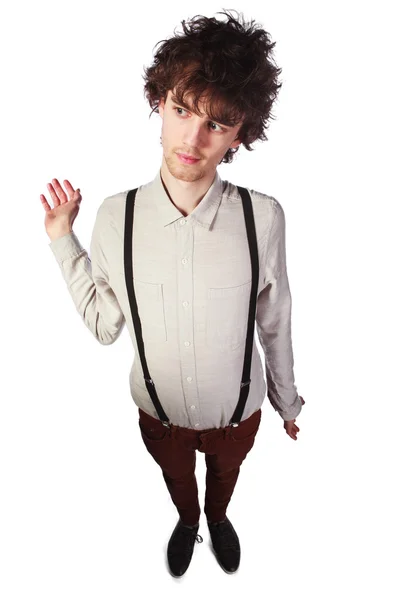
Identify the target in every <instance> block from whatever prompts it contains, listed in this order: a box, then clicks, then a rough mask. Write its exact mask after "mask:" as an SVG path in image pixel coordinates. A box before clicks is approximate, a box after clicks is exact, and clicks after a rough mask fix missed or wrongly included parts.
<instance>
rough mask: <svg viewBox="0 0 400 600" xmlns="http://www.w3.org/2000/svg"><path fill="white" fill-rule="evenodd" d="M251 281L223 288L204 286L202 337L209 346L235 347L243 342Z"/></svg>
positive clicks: (227, 348)
mask: <svg viewBox="0 0 400 600" xmlns="http://www.w3.org/2000/svg"><path fill="white" fill-rule="evenodd" d="M251 283H252V282H251V280H250V281H247V282H246V283H243V284H241V285H236V286H234V287H226V288H208V292H207V315H206V339H207V345H208V347H209V348H213V349H217V350H220V351H224V350H225V351H226V350H236V349H237V348H239V347H240V346H242V344H244V342H245V339H246V333H247V321H248V317H249V302H250V291H251Z"/></svg>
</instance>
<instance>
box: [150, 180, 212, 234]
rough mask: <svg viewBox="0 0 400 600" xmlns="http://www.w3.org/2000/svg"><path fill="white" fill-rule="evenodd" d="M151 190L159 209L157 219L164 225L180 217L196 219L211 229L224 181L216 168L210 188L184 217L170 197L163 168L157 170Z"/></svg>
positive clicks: (153, 200)
mask: <svg viewBox="0 0 400 600" xmlns="http://www.w3.org/2000/svg"><path fill="white" fill-rule="evenodd" d="M149 191H150V193H151V198H152V202H154V204H155V206H156V209H157V210H156V215H157V219H158V220H159V221H160V222H161V224H162V225H163V226H164V227H166V226H167V225H169V224H170V223H173V222H174V221H177V220H178V219H182V218H185V219H186V220H188V221H189V220H194V221H196V222H197V223H198V224H199V225H201V226H202V227H206V228H207V229H209V228H210V225H211V223H212V221H213V219H214V217H215V214H216V212H217V210H218V207H219V205H220V203H221V199H222V192H223V181H222V179H221V177H220V176H219V173H218V171H217V170H216V171H215V177H214V180H213V182H212V184H211V185H210V187H209V188H208V190H207V193H206V194H205V196H204V197H203V198H202V200H201V201H200V202H199V204H198V205H197V206H196V207H195V208H194V209H193V211H192V212H191V213H190V214H189V215H188V216H187V217H184V216H183V215H182V213H181V212H180V210H178V209H177V207H176V206H175V205H174V204H173V203H172V202H171V200H170V199H169V196H168V194H167V192H166V191H165V188H164V184H163V181H162V179H161V168H160V169H159V170H158V171H157V175H156V176H155V178H154V179H153V181H152V182H151V184H150V189H149Z"/></svg>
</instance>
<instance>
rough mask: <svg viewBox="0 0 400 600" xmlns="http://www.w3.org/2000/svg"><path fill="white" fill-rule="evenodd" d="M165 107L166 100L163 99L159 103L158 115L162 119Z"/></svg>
mask: <svg viewBox="0 0 400 600" xmlns="http://www.w3.org/2000/svg"><path fill="white" fill-rule="evenodd" d="M164 106H165V102H164V98H161V99H160V100H159V102H158V113H159V115H160V116H161V117H163V116H164Z"/></svg>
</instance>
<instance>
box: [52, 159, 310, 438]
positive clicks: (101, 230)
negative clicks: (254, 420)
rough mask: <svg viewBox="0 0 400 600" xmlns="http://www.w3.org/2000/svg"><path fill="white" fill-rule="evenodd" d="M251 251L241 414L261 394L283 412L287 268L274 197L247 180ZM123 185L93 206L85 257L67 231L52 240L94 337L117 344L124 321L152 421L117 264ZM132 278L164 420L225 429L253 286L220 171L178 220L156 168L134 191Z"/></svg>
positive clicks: (288, 404)
mask: <svg viewBox="0 0 400 600" xmlns="http://www.w3.org/2000/svg"><path fill="white" fill-rule="evenodd" d="M249 192H250V195H251V199H252V204H253V213H254V219H255V227H256V236H257V246H258V254H259V264H260V272H259V285H258V298H257V309H256V325H255V330H256V331H257V334H258V338H259V341H260V344H261V347H262V349H263V352H264V357H263V360H265V371H266V378H267V381H265V378H264V373H263V369H262V362H261V357H260V353H259V351H258V349H257V346H256V343H255V339H253V353H252V365H251V375H250V377H251V383H250V390H249V395H248V398H247V402H246V406H245V409H244V413H243V416H242V420H244V419H247V418H248V417H250V416H251V415H252V414H253V413H254V412H255V411H256V410H258V409H259V408H260V407H261V405H262V404H263V401H264V399H265V396H266V394H267V396H268V398H269V401H270V403H271V404H272V406H273V408H274V409H275V410H276V411H277V412H278V413H279V415H280V416H281V417H282V419H284V420H290V419H294V418H295V417H297V415H298V414H299V413H300V411H301V407H302V405H301V399H300V397H299V395H298V393H297V388H296V385H295V383H294V373H293V351H292V340H291V303H292V299H291V293H290V288H289V282H288V276H287V270H286V250H285V215H284V211H283V209H282V206H281V205H280V204H279V202H278V201H277V200H276V199H275V198H273V197H272V196H268V195H266V194H263V193H261V192H257V191H255V190H252V189H250V188H249ZM127 193H128V190H126V191H123V192H120V193H117V194H114V195H112V196H108V197H107V198H105V199H104V200H103V201H102V203H101V205H100V206H99V209H98V211H97V215H96V220H95V224H94V229H93V233H92V238H91V243H90V257H89V255H88V252H87V251H86V250H85V249H84V248H83V247H82V245H81V244H80V242H79V240H78V238H77V236H76V234H75V232H73V231H72V232H70V233H68V234H66V235H64V236H62V237H60V238H58V239H56V240H53V241H52V242H50V244H49V246H50V248H51V250H52V252H53V253H54V256H55V258H56V259H57V262H58V264H59V266H60V268H61V272H62V274H63V277H64V279H65V281H66V284H67V286H68V290H69V292H70V294H71V296H72V299H73V301H74V303H75V306H76V309H77V311H78V312H79V314H80V315H81V317H82V319H83V321H84V323H85V325H86V326H87V327H88V329H89V330H90V331H91V332H92V334H93V335H94V336H95V338H96V339H97V340H98V341H99V342H100V344H104V345H107V344H112V343H113V342H115V341H116V340H117V339H118V337H119V335H120V334H121V331H122V329H123V327H124V325H125V324H126V326H127V328H128V331H129V334H130V337H131V339H132V344H133V347H134V352H135V355H134V356H135V357H134V360H133V363H132V368H131V370H130V374H129V386H130V392H131V395H132V399H133V401H134V402H135V404H136V405H137V406H138V407H140V408H141V409H142V410H144V411H145V412H146V413H148V414H150V415H151V416H153V417H155V418H158V414H157V411H156V409H155V407H154V405H153V402H152V400H151V398H150V395H149V393H148V391H147V388H146V386H145V382H144V379H143V370H142V366H141V362H140V356H139V353H138V350H137V343H136V336H135V330H134V326H133V321H132V316H131V312H130V305H129V299H128V294H127V289H126V282H125V273H124V248H123V242H124V221H125V202H126V196H127ZM132 254H133V258H132V260H133V277H134V288H135V294H136V300H137V305H138V312H139V317H140V320H141V324H142V335H143V341H144V348H145V353H146V359H147V364H148V368H149V372H150V376H151V378H152V379H153V381H154V383H155V387H156V391H157V395H158V398H159V400H160V402H161V405H162V407H163V408H164V411H165V412H166V414H167V416H168V417H169V419H170V421H171V423H173V424H175V425H179V426H181V427H188V428H191V429H197V430H201V429H208V428H219V427H225V426H226V425H228V424H229V420H230V418H231V417H232V415H233V412H234V410H235V407H236V404H237V402H238V399H239V393H240V382H241V376H242V369H243V358H244V350H245V341H246V330H247V318H248V310H249V300H250V289H251V261H250V254H249V247H248V241H247V234H246V226H245V220H244V214H243V208H242V201H241V197H240V194H239V192H238V190H237V188H236V186H235V185H234V184H232V183H230V182H228V181H225V180H222V179H221V178H220V175H219V173H218V171H216V174H215V178H214V180H213V183H212V185H211V186H210V188H209V189H208V191H207V193H206V195H205V196H204V197H203V198H202V200H201V201H200V202H199V204H198V205H197V206H196V207H195V208H194V210H193V211H192V212H191V213H190V214H189V215H188V216H186V217H184V216H183V215H182V213H181V212H180V211H179V210H178V208H177V207H176V206H175V205H174V204H173V203H172V202H171V200H170V198H169V196H168V194H167V192H166V190H165V188H164V184H163V181H162V178H161V170H160V169H159V170H158V172H157V175H156V176H155V178H154V179H153V180H152V181H150V182H149V183H147V184H145V185H142V186H140V187H139V188H138V191H137V194H136V200H135V211H134V230H133V251H132Z"/></svg>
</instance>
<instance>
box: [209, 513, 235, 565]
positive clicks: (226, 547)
mask: <svg viewBox="0 0 400 600" xmlns="http://www.w3.org/2000/svg"><path fill="white" fill-rule="evenodd" d="M207 524H208V529H209V530H210V535H211V542H212V546H213V549H214V553H215V556H216V558H217V561H218V563H219V565H220V567H222V569H223V570H224V571H225V572H226V573H234V572H235V571H237V569H238V567H239V563H240V543H239V538H238V535H237V533H236V531H235V530H234V528H233V525H232V523H231V522H230V520H229V519H228V517H225V519H224V521H219V522H217V523H211V522H210V521H207Z"/></svg>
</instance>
